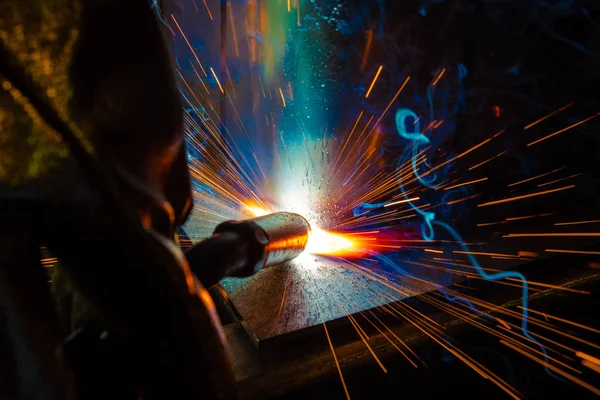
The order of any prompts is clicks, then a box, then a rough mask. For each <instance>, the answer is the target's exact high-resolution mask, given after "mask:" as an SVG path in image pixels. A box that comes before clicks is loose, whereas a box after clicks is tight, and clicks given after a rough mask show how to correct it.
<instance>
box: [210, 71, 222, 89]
mask: <svg viewBox="0 0 600 400" xmlns="http://www.w3.org/2000/svg"><path fill="white" fill-rule="evenodd" d="M210 72H212V74H213V76H214V77H215V80H216V81H217V85H219V89H221V93H225V91H224V90H223V86H221V82H219V78H217V74H215V70H214V69H213V68H212V67H210Z"/></svg>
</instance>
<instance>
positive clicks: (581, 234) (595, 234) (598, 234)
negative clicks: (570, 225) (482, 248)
mask: <svg viewBox="0 0 600 400" xmlns="http://www.w3.org/2000/svg"><path fill="white" fill-rule="evenodd" d="M502 237H506V238H513V237H600V232H576V233H509V234H508V235H504V236H502Z"/></svg>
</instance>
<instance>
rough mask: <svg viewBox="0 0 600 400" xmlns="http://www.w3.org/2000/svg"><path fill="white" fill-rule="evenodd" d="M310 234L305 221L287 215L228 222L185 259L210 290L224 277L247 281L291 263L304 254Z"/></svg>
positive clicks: (275, 214) (295, 215) (295, 216)
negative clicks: (245, 279)
mask: <svg viewBox="0 0 600 400" xmlns="http://www.w3.org/2000/svg"><path fill="white" fill-rule="evenodd" d="M309 234H310V224H309V223H308V221H307V220H306V219H305V218H304V217H302V216H301V215H298V214H295V213H290V212H276V213H272V214H268V215H264V216H261V217H257V218H252V219H247V220H243V221H227V222H223V223H221V224H219V225H218V226H217V227H216V229H215V231H214V233H213V235H212V236H210V237H209V238H207V239H205V240H203V241H201V242H199V243H197V244H196V245H194V246H193V247H191V248H190V249H189V250H188V251H187V252H186V257H187V259H188V262H189V265H190V268H191V270H192V272H193V273H194V274H195V275H196V277H197V278H198V279H199V280H200V282H202V284H203V285H204V286H205V287H211V286H214V285H216V284H217V283H218V282H219V281H220V280H221V278H223V277H225V276H233V277H247V276H251V275H253V274H255V273H256V272H258V271H260V270H261V269H263V268H267V267H271V266H274V265H279V264H283V263H285V262H288V261H291V260H293V259H294V258H296V257H298V256H299V255H300V254H301V253H302V252H303V251H304V249H305V247H306V243H307V242H308V236H309Z"/></svg>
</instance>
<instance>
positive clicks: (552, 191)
mask: <svg viewBox="0 0 600 400" xmlns="http://www.w3.org/2000/svg"><path fill="white" fill-rule="evenodd" d="M574 187H575V185H571V186H565V187H562V188H558V189H552V190H545V191H543V192H536V193H530V194H525V195H523V196H516V197H510V198H508V199H503V200H496V201H490V202H487V203H482V204H478V205H477V207H487V206H493V205H495V204H502V203H508V202H510V201H516V200H523V199H528V198H530V197H535V196H541V195H544V194H549V193H555V192H560V191H563V190H567V189H572V188H574Z"/></svg>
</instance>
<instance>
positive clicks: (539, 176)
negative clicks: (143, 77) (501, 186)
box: [508, 167, 565, 187]
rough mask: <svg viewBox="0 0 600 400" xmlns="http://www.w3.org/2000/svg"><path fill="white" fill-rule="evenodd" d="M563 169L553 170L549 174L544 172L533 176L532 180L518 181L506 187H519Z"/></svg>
mask: <svg viewBox="0 0 600 400" xmlns="http://www.w3.org/2000/svg"><path fill="white" fill-rule="evenodd" d="M564 168H565V167H561V168H558V169H555V170H553V171H550V172H546V173H543V174H540V175H536V176H534V177H532V178H527V179H524V180H522V181H519V182H515V183H511V184H510V185H508V186H509V187H510V186H516V185H520V184H521V183H525V182H529V181H532V180H534V179H537V178H541V177H543V176H546V175H550V174H552V173H554V172H558V171H560V170H561V169H564Z"/></svg>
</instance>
